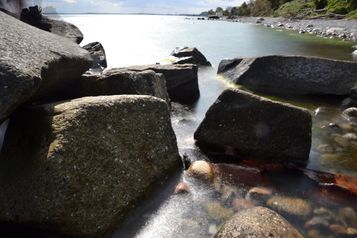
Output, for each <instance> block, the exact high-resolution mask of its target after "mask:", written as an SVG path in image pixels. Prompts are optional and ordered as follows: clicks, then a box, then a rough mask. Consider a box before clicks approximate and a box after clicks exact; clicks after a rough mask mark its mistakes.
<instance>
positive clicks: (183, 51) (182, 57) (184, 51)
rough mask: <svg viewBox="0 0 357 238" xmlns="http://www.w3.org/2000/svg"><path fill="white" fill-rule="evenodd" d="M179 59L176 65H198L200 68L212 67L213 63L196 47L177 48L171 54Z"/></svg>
mask: <svg viewBox="0 0 357 238" xmlns="http://www.w3.org/2000/svg"><path fill="white" fill-rule="evenodd" d="M171 55H172V56H174V57H176V58H178V60H177V61H176V62H174V64H196V65H199V66H211V63H210V62H209V61H208V60H207V59H206V57H205V56H204V55H203V54H202V53H201V52H200V51H199V50H198V49H197V48H196V47H193V48H192V47H177V48H175V49H174V51H173V52H172V53H171Z"/></svg>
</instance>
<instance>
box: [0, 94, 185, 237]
mask: <svg viewBox="0 0 357 238" xmlns="http://www.w3.org/2000/svg"><path fill="white" fill-rule="evenodd" d="M180 165H181V161H180V158H179V154H178V149H177V145H176V137H175V134H174V132H173V130H172V127H171V122H170V114H169V110H168V106H167V104H166V103H165V102H164V101H163V100H161V99H158V98H155V97H151V96H128V95H126V96H102V97H86V98H80V99H76V100H72V101H67V102H60V103H57V104H48V105H43V106H37V107H34V108H29V109H27V110H26V111H22V112H17V113H16V115H14V116H13V117H12V119H11V122H10V124H9V127H8V131H7V134H6V140H5V144H4V147H3V151H2V153H1V157H0V221H3V222H9V223H15V224H24V225H31V226H36V227H39V228H45V229H49V230H53V231H56V232H58V233H60V234H63V235H66V237H67V236H69V237H106V235H108V234H109V233H111V232H112V231H113V230H114V229H115V228H116V227H117V226H118V223H120V221H122V219H123V218H124V217H125V216H126V215H127V214H128V213H129V212H130V211H131V210H132V208H133V206H134V205H136V204H137V203H138V202H140V201H141V199H142V198H143V197H145V196H146V195H148V194H149V192H150V191H151V190H152V189H153V188H154V186H155V185H156V184H157V183H159V182H162V181H164V179H165V178H166V177H168V176H169V175H170V174H171V172H174V171H175V170H177V169H179V167H180Z"/></svg>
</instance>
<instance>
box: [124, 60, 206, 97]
mask: <svg viewBox="0 0 357 238" xmlns="http://www.w3.org/2000/svg"><path fill="white" fill-rule="evenodd" d="M126 69H128V70H132V71H143V70H153V71H155V72H156V73H161V74H163V75H164V76H165V79H166V88H167V91H168V93H169V96H170V99H171V101H174V102H180V103H184V104H192V103H194V102H196V101H197V100H198V98H199V97H200V90H199V87H198V76H197V66H196V65H193V64H182V65H159V64H155V65H143V66H131V67H128V68H126Z"/></svg>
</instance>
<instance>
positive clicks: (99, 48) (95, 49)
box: [83, 42, 108, 69]
mask: <svg viewBox="0 0 357 238" xmlns="http://www.w3.org/2000/svg"><path fill="white" fill-rule="evenodd" d="M83 49H86V50H88V51H89V53H90V54H91V56H92V58H93V66H92V68H93V69H102V68H106V67H107V66H108V65H107V58H106V54H105V50H104V47H103V45H102V44H101V43H99V42H92V43H89V44H87V45H85V46H83Z"/></svg>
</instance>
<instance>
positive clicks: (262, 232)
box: [215, 207, 303, 238]
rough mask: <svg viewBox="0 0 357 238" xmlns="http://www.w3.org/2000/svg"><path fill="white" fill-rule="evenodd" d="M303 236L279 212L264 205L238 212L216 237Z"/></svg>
mask: <svg viewBox="0 0 357 238" xmlns="http://www.w3.org/2000/svg"><path fill="white" fill-rule="evenodd" d="M233 237H234V238H246V237H260V238H265V237H266V238H268V237H275V238H303V236H302V235H301V234H300V233H299V232H298V231H297V230H296V229H295V228H294V227H293V226H292V225H291V224H290V223H289V222H288V221H287V220H285V219H284V218H283V217H281V216H280V215H279V214H278V213H276V212H274V211H272V210H270V209H268V208H264V207H256V208H251V209H246V210H243V211H241V212H238V213H237V214H236V215H234V216H233V217H232V218H231V219H230V220H229V221H227V222H226V223H225V224H224V225H223V226H222V228H221V229H220V230H219V231H218V233H217V234H216V236H215V238H233Z"/></svg>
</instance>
